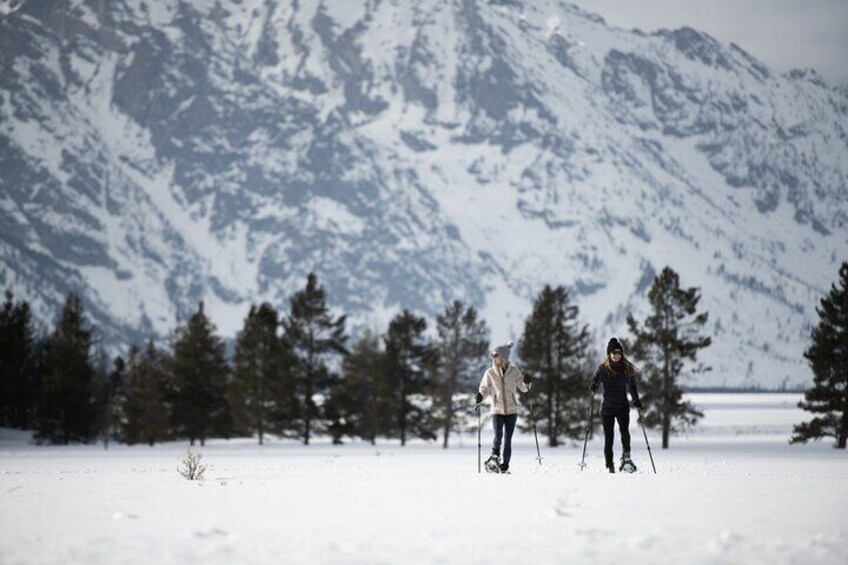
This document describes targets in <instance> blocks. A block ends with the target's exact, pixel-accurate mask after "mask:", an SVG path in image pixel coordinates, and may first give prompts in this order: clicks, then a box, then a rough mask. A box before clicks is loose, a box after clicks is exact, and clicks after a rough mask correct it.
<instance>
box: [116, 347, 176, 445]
mask: <svg viewBox="0 0 848 565" xmlns="http://www.w3.org/2000/svg"><path fill="white" fill-rule="evenodd" d="M127 365H128V367H127V373H126V377H125V383H124V385H123V386H122V387H121V389H120V392H119V414H120V416H119V426H120V430H121V435H122V437H123V439H124V441H125V442H126V443H128V444H130V445H134V444H137V443H146V444H148V445H151V446H152V445H153V444H154V443H156V442H157V441H164V440H166V439H168V437H169V435H170V434H169V422H170V419H171V405H170V403H169V402H168V390H169V387H168V373H167V369H166V359H165V356H164V354H163V353H162V352H161V351H159V350H158V349H157V348H156V346H155V345H154V343H153V341H152V340H150V341H148V342H147V347H146V348H145V349H144V351H141V350H140V349H139V348H138V346H137V345H133V346H132V347H130V353H129V359H128V362H127Z"/></svg>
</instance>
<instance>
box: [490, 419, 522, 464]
mask: <svg viewBox="0 0 848 565" xmlns="http://www.w3.org/2000/svg"><path fill="white" fill-rule="evenodd" d="M517 421H518V414H510V415H508V416H501V415H500V414H495V416H494V418H492V424H493V425H494V426H495V441H494V442H492V448H493V449H496V450H497V451H498V453H500V450H501V440H503V439H505V440H506V441H504V448H503V465H504V466H505V467H509V460H510V458H511V457H512V432H514V431H515V423H516V422H517ZM504 428H506V437H505V438H504Z"/></svg>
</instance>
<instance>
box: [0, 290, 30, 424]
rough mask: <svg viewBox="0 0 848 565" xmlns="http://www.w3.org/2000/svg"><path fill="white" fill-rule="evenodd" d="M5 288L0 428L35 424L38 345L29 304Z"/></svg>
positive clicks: (0, 312) (0, 353)
mask: <svg viewBox="0 0 848 565" xmlns="http://www.w3.org/2000/svg"><path fill="white" fill-rule="evenodd" d="M13 300H14V295H13V294H12V292H11V291H6V301H5V302H4V303H3V307H2V309H0V427H9V428H19V429H29V428H31V427H32V424H33V414H34V406H33V405H34V398H33V394H32V391H33V389H34V387H35V368H36V358H35V356H36V344H35V331H34V329H33V327H32V321H31V316H30V309H29V304H28V303H27V302H26V301H20V302H13Z"/></svg>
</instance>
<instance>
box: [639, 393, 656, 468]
mask: <svg viewBox="0 0 848 565" xmlns="http://www.w3.org/2000/svg"><path fill="white" fill-rule="evenodd" d="M636 410H637V411H638V412H639V423H640V424H642V433H643V434H644V435H645V445H647V446H648V457H650V458H651V467H653V468H654V474H655V475H656V474H657V467H656V465H654V456H653V455H652V454H651V444H650V443H648V432H646V431H645V424H644V422H642V410H640V409H638V408H637V409H636Z"/></svg>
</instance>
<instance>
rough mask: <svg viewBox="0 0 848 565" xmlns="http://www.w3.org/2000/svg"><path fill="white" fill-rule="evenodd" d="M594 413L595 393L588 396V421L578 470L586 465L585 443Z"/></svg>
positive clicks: (587, 439)
mask: <svg viewBox="0 0 848 565" xmlns="http://www.w3.org/2000/svg"><path fill="white" fill-rule="evenodd" d="M594 415H595V394H594V393H591V396H590V397H589V423H588V424H587V425H586V437H584V438H583V459H581V460H580V470H581V471H582V470H583V469H584V468H585V467H586V444H587V443H588V442H589V430H591V429H592V417H593V416H594Z"/></svg>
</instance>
